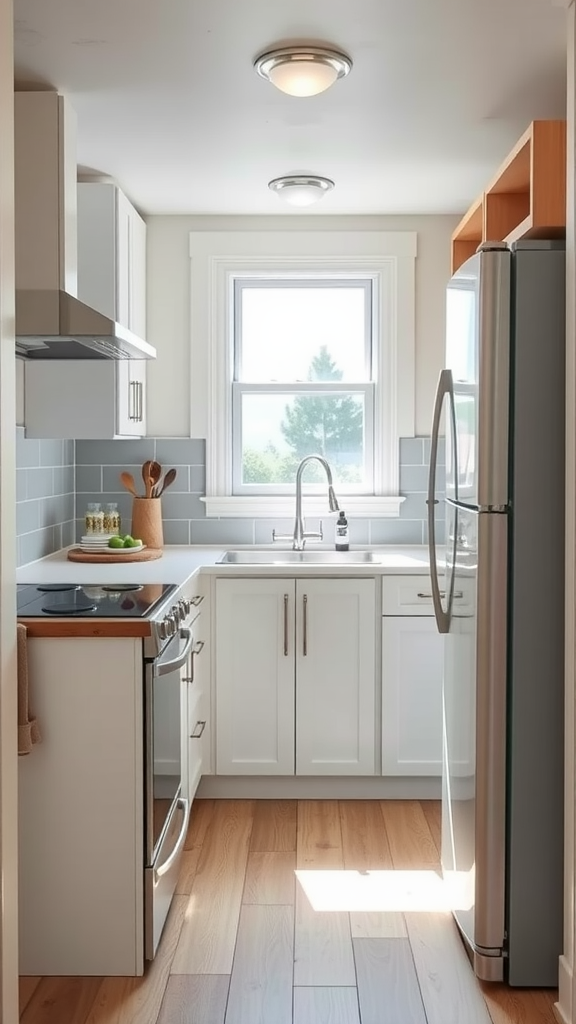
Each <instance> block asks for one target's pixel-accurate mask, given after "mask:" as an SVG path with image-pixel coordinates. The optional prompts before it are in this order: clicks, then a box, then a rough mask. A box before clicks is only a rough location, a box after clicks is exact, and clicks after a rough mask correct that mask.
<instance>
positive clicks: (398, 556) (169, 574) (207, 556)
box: [16, 545, 429, 585]
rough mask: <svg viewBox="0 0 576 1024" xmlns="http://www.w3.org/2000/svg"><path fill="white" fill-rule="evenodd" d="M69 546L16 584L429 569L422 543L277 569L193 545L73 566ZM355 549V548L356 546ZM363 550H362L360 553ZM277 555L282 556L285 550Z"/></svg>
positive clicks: (34, 565) (27, 570)
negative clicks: (225, 558)
mask: <svg viewBox="0 0 576 1024" xmlns="http://www.w3.org/2000/svg"><path fill="white" fill-rule="evenodd" d="M67 550H68V549H67V548H65V549H63V550H62V551H57V552H56V553H55V554H53V555H47V556H46V558H41V559H39V560H38V561H36V562H28V564H27V565H22V566H20V568H19V569H17V570H16V582H17V583H79V584H86V585H90V584H94V585H98V584H102V583H175V584H177V585H181V584H183V583H185V582H186V581H187V580H188V579H190V578H191V577H192V576H194V575H195V574H196V573H198V572H200V571H202V572H208V573H210V574H211V575H218V576H263V575H266V574H270V573H273V575H274V576H302V575H305V576H311V575H313V576H324V577H326V576H345V575H347V576H378V575H382V574H383V573H386V574H391V573H394V574H395V573H398V574H407V575H410V574H413V575H416V574H420V575H421V574H422V573H426V572H427V571H428V566H429V558H428V548H427V547H424V546H420V545H413V546H405V547H399V546H396V545H385V546H382V547H374V546H373V547H371V548H370V550H371V551H372V552H373V555H374V558H375V559H376V560H375V561H371V562H367V563H365V564H356V563H354V564H350V563H329V564H326V563H310V564H303V563H297V564H290V563H286V564H283V565H279V564H278V562H277V561H275V563H274V564H273V565H266V564H258V565H253V564H252V565H246V564H240V565H234V564H225V565H220V564H218V562H219V560H220V559H221V558H222V555H223V554H224V552H225V551H226V550H244V551H246V550H250V549H249V547H247V546H246V545H244V546H241V545H237V546H235V547H233V546H232V545H229V546H228V548H225V547H194V546H189V545H168V546H167V547H165V548H164V553H163V555H162V558H158V559H156V560H155V561H152V562H118V563H104V564H98V563H97V564H94V563H88V562H70V561H69V560H68V558H67ZM352 550H354V549H353V548H352ZM362 550H364V549H362ZM274 554H275V557H277V558H281V549H279V548H278V549H276V550H275V552H274Z"/></svg>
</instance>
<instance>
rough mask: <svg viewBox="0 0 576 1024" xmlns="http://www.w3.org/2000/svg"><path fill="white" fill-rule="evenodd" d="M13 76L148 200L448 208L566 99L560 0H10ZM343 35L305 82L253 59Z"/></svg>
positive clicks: (223, 206) (103, 168)
mask: <svg viewBox="0 0 576 1024" xmlns="http://www.w3.org/2000/svg"><path fill="white" fill-rule="evenodd" d="M14 17H15V63H16V82H17V85H18V84H25V83H27V84H31V83H36V84H39V85H41V86H42V87H53V88H56V89H58V90H59V91H60V92H63V93H65V94H66V95H67V96H69V98H70V100H71V102H72V105H73V107H74V108H75V110H76V113H77V116H78V162H79V164H80V165H82V166H83V167H85V168H89V169H90V170H93V171H98V172H101V173H103V174H106V175H110V176H112V177H113V178H115V179H116V180H117V181H118V183H119V184H120V185H121V186H122V187H123V189H124V190H125V191H126V192H127V194H128V195H129V196H130V198H131V199H132V200H133V202H134V203H135V204H136V205H137V206H138V207H139V208H140V209H141V210H142V211H143V212H144V213H147V214H152V213H174V214H180V213H186V214H208V213H210V214H213V213H223V214H278V213H287V214H288V215H290V216H297V215H298V214H297V213H296V211H294V210H293V209H290V210H289V209H288V208H287V207H286V206H285V204H284V203H283V202H282V201H281V200H280V199H279V198H278V197H277V196H275V195H274V194H273V193H272V192H270V191H269V189H268V188H267V183H268V181H269V180H270V179H271V178H275V177H278V176H279V175H282V174H288V173H294V172H310V173H314V174H321V175H326V176H327V177H329V178H333V179H334V180H335V182H336V188H335V189H334V191H333V192H332V193H330V194H329V195H328V196H326V197H325V198H324V199H323V200H322V201H321V203H320V204H319V206H318V207H314V208H311V209H308V210H306V211H305V212H306V213H310V212H318V213H319V214H351V213H354V214H361V213H372V214H374V213H378V214H394V213H459V212H461V211H463V210H464V209H466V207H467V206H468V204H469V203H470V201H471V200H472V199H473V198H474V197H475V195H476V194H477V193H478V192H479V191H480V190H481V188H482V186H483V184H484V183H485V182H486V180H487V179H488V178H489V177H490V176H491V174H492V173H493V172H494V170H495V168H496V167H497V166H498V164H499V162H500V161H501V159H502V158H503V156H505V154H506V153H507V151H508V150H509V148H510V147H511V145H513V143H514V142H515V140H516V139H517V137H518V136H519V135H520V133H521V132H522V131H523V130H524V128H525V127H526V126H527V124H528V122H529V121H530V120H531V119H533V118H547V117H563V116H565V73H566V64H565V49H566V30H565V24H566V11H565V10H564V9H563V6H562V0H286V2H284V3H278V2H274V0H156V2H152V0H14ZM302 41H308V42H310V43H312V42H316V43H324V44H330V45H332V46H333V47H335V48H336V49H343V50H345V51H346V52H347V53H348V54H349V55H350V56H351V57H352V59H353V61H354V67H353V69H352V72H351V73H350V75H349V76H348V77H347V78H345V79H343V80H341V81H338V82H337V83H336V84H335V85H334V86H333V87H332V88H331V89H330V90H328V92H326V93H324V94H322V95H320V96H315V97H309V98H307V99H301V98H294V97H290V96H285V95H284V94H282V93H280V92H279V91H278V90H277V89H275V88H274V87H273V86H272V85H270V84H269V83H268V82H266V81H264V80H262V79H260V78H259V77H258V76H257V75H256V74H255V73H254V72H253V70H252V62H253V60H254V58H255V57H256V56H257V55H258V54H259V53H260V52H261V51H262V50H265V49H269V48H270V47H271V46H273V45H275V44H278V43H280V44H286V43H290V42H302Z"/></svg>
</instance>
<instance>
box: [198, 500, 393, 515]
mask: <svg viewBox="0 0 576 1024" xmlns="http://www.w3.org/2000/svg"><path fill="white" fill-rule="evenodd" d="M200 500H201V501H203V502H204V503H205V505H206V515H207V517H208V518H214V517H218V518H219V519H225V518H234V519H241V518H243V517H244V518H247V519H291V518H293V517H294V511H295V504H296V498H295V496H294V495H292V494H287V495H278V496H276V497H270V498H267V497H259V498H256V497H254V498H252V497H244V496H240V495H239V496H236V497H235V496H232V497H231V496H229V495H227V496H224V497H206V498H201V499H200ZM403 501H404V498H403V497H401V496H400V495H393V496H383V495H381V496H378V497H374V496H369V495H367V496H365V497H354V496H352V495H343V496H342V500H341V502H340V504H341V505H342V506H343V508H345V509H346V512H349V513H350V515H354V516H363V517H365V518H374V517H376V516H378V517H380V516H383V517H386V518H389V519H397V518H398V516H399V515H400V506H401V504H402V502H403ZM302 510H303V512H304V514H305V515H307V516H328V515H330V514H331V513H330V511H329V509H328V499H327V498H326V497H324V496H320V495H316V496H314V497H308V496H306V495H304V497H303V499H302Z"/></svg>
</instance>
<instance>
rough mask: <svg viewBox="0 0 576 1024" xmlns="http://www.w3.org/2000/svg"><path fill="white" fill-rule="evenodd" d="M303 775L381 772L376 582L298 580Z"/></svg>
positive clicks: (298, 718) (298, 697) (300, 761)
mask: <svg viewBox="0 0 576 1024" xmlns="http://www.w3.org/2000/svg"><path fill="white" fill-rule="evenodd" d="M296 609H297V631H296V709H297V711H296V774H297V775H373V774H374V768H375V766H374V738H375V728H376V723H375V654H374V651H375V637H376V622H375V616H376V609H375V581H374V580H366V579H363V580H358V579H333V578H331V579H323V580H319V579H316V580H311V579H310V580H298V581H297V584H296Z"/></svg>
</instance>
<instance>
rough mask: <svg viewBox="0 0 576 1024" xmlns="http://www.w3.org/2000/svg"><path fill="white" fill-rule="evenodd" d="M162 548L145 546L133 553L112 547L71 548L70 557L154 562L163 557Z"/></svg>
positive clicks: (87, 559) (102, 560) (89, 560)
mask: <svg viewBox="0 0 576 1024" xmlns="http://www.w3.org/2000/svg"><path fill="white" fill-rule="evenodd" d="M162 555H163V550H162V548H144V549H143V550H142V551H135V552H134V554H133V555H129V554H128V552H127V551H126V552H124V551H122V548H110V549H109V550H108V551H102V552H100V551H82V548H70V550H69V552H68V558H69V559H70V561H71V562H152V561H153V560H154V559H155V558H162Z"/></svg>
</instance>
